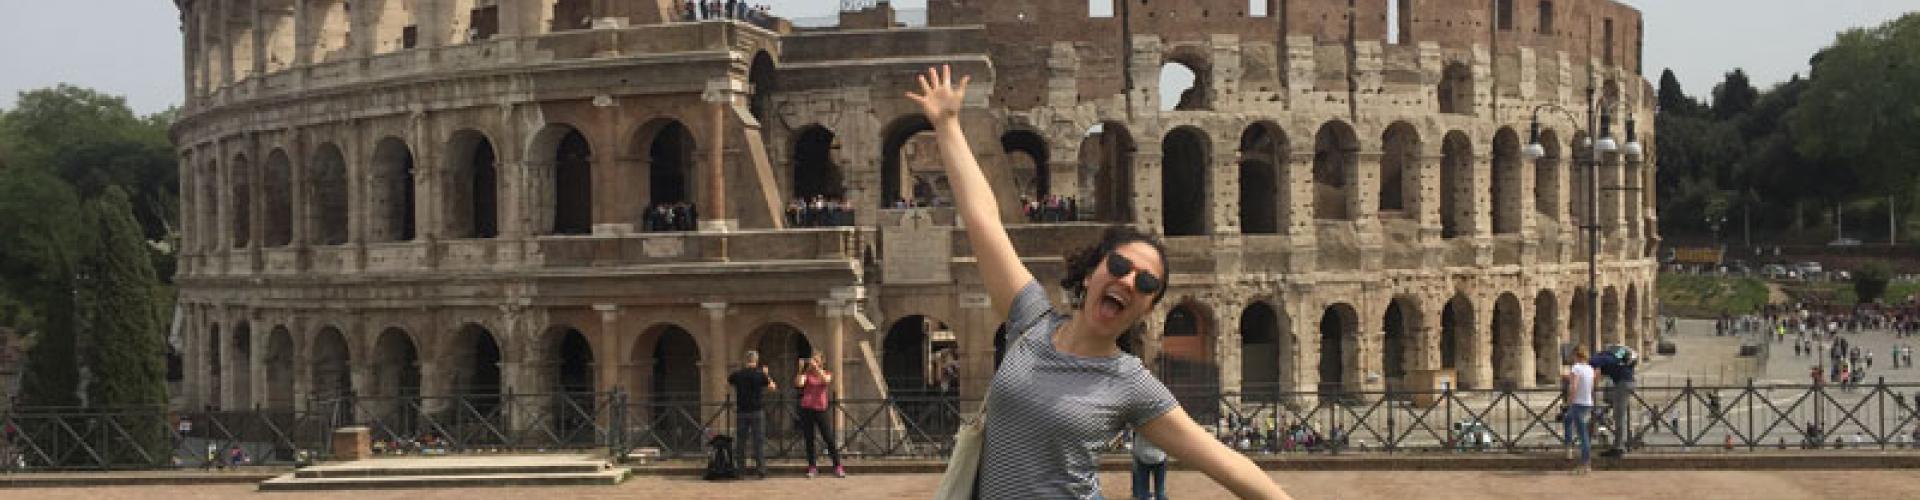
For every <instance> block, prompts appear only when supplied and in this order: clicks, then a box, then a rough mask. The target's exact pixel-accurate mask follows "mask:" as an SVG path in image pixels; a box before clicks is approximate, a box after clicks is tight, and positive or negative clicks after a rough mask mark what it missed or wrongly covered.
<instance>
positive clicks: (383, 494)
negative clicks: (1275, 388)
mask: <svg viewBox="0 0 1920 500" xmlns="http://www.w3.org/2000/svg"><path fill="white" fill-rule="evenodd" d="M1273 477H1274V478H1275V479H1276V480H1278V481H1279V482H1280V483H1281V485H1283V486H1285V487H1286V489H1287V491H1288V492H1289V493H1291V494H1293V495H1294V496H1295V497H1296V498H1301V499H1354V500H1368V499H1382V500H1385V499H1394V500H1398V499H1403V498H1419V499H1423V500H1448V499H1462V500H1464V499H1493V500H1499V499H1539V498H1553V497H1562V496H1567V495H1568V494H1570V493H1571V492H1575V491H1578V492H1582V493H1581V495H1582V496H1591V495H1600V496H1602V497H1605V498H1610V499H1636V498H1644V499H1658V500H1673V499H1675V498H1686V499H1688V500H1708V499H1722V498H1724V499H1740V500H1766V499H1795V500H1799V499H1807V498H1862V499H1865V498H1872V499H1893V498H1920V477H1917V476H1915V475H1914V474H1913V472H1912V471H1901V470H1869V471H1676V472H1607V471H1601V472H1596V473H1594V474H1593V475H1590V476H1570V475H1566V474H1563V473H1541V472H1276V473H1273ZM939 480H940V476H938V475H935V474H872V475H863V476H855V477H852V478H848V479H831V478H827V477H822V478H820V479H811V480H809V479H805V478H799V477H791V478H774V479H768V480H765V481H739V482H731V483H709V482H704V481H699V480H697V479H692V478H659V477H641V478H635V479H633V480H630V481H628V482H627V483H625V484H623V485H620V486H616V487H555V488H500V489H446V490H396V491H353V492H300V493H257V492H255V490H254V487H253V486H252V485H209V486H139V487H102V488H46V489H27V490H0V499H37V500H101V499H116V500H144V499H194V498H209V499H220V500H231V499H234V498H240V497H243V496H255V495H257V496H259V497H263V498H272V499H274V500H282V499H284V500H308V499H323V498H351V499H353V500H389V499H391V500H435V499H458V500H491V499H502V500H526V499H529V498H554V499H560V498H566V499H622V500H630V499H634V498H668V499H721V498H744V499H760V500H770V499H776V498H796V497H800V496H804V497H808V498H835V499H844V500H855V499H869V498H872V499H880V498H887V499H893V498H926V497H927V496H929V495H931V494H932V492H933V488H934V486H935V485H936V483H938V482H939ZM1101 480H1102V481H1103V486H1104V487H1105V488H1106V492H1107V493H1108V495H1109V496H1110V497H1116V498H1125V495H1126V494H1127V492H1128V490H1129V486H1128V484H1129V483H1128V476H1127V474H1126V473H1107V474H1103V475H1102V476H1101ZM1169 483H1170V486H1171V490H1170V491H1169V496H1178V497H1183V498H1231V495H1229V494H1228V493H1227V491H1226V490H1225V489H1224V488H1221V487H1220V486H1219V485H1216V484H1214V483H1213V482H1212V481H1211V480H1209V479H1207V477H1206V476H1204V475H1202V474H1200V473H1197V472H1174V473H1172V474H1170V477H1169ZM1600 492H1605V493H1604V494H1602V493H1600Z"/></svg>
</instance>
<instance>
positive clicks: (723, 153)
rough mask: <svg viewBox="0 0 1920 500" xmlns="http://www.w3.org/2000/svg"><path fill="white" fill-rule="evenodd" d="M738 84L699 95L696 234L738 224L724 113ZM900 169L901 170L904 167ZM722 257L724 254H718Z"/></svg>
mask: <svg viewBox="0 0 1920 500" xmlns="http://www.w3.org/2000/svg"><path fill="white" fill-rule="evenodd" d="M739 85H740V84H739V83H738V82H735V81H734V80H733V79H732V78H716V79H713V80H709V81H707V90H706V92H705V93H704V94H703V95H702V99H703V100H705V101H706V103H707V105H706V111H707V133H706V137H704V138H703V139H705V141H703V142H705V144H704V147H705V148H706V153H707V158H706V160H707V161H706V167H707V168H706V172H705V173H706V181H707V185H706V188H707V189H706V191H707V192H706V197H705V198H706V199H705V200H701V201H702V202H703V204H704V205H706V206H703V207H698V208H697V210H699V212H700V230H701V231H713V232H727V231H732V230H734V229H735V228H736V227H737V226H736V224H737V223H738V222H739V221H737V220H734V219H733V212H731V211H729V210H728V207H727V148H726V145H727V140H726V137H727V128H728V127H727V125H728V122H729V121H730V120H728V119H727V118H728V116H727V114H728V111H730V110H731V108H732V107H733V100H734V95H735V94H736V93H737V92H738V91H739V89H738V88H737V87H738V86H739ZM902 168H905V167H904V166H903V167H902ZM721 255H722V256H723V257H724V256H725V255H726V254H725V253H722V254H721Z"/></svg>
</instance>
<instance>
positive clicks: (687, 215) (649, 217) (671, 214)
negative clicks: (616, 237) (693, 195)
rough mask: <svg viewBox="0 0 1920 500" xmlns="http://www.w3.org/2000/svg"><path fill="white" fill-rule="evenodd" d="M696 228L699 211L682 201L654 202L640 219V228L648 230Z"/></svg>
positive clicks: (698, 222)
mask: <svg viewBox="0 0 1920 500" xmlns="http://www.w3.org/2000/svg"><path fill="white" fill-rule="evenodd" d="M697 229H700V211H699V210H697V209H695V208H694V206H693V204H692V203H687V202H684V201H682V202H675V203H659V204H655V205H654V206H653V207H652V208H648V209H647V214H646V216H645V217H642V218H641V220H640V230H642V231H648V232H654V231H693V230H697Z"/></svg>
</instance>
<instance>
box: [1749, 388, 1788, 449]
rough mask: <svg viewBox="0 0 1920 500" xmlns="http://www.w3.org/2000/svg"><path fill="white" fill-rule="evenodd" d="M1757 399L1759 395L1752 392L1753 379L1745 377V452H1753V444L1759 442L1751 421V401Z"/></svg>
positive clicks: (1758, 436) (1752, 411) (1756, 392)
mask: <svg viewBox="0 0 1920 500" xmlns="http://www.w3.org/2000/svg"><path fill="white" fill-rule="evenodd" d="M1759 397H1760V393H1759V392H1758V391H1755V390H1753V377H1747V451H1754V442H1755V441H1759V440H1760V435H1759V434H1755V432H1757V431H1755V430H1754V420H1753V418H1754V415H1753V413H1754V410H1753V400H1754V399H1757V398H1759ZM1787 428H1789V429H1791V428H1793V426H1791V425H1789V426H1787Z"/></svg>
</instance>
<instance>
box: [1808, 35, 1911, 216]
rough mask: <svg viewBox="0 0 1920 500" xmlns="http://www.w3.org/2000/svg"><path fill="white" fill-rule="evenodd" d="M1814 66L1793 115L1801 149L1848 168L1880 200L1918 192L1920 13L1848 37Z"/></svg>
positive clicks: (1827, 51)
mask: <svg viewBox="0 0 1920 500" xmlns="http://www.w3.org/2000/svg"><path fill="white" fill-rule="evenodd" d="M1814 61H1815V62H1814V67H1813V78H1812V82H1811V83H1810V85H1809V86H1808V87H1807V89H1806V93H1805V95H1804V96H1803V97H1802V98H1801V101H1800V105H1799V106H1796V107H1795V108H1794V110H1793V111H1792V112H1791V113H1790V114H1789V119H1790V122H1791V123H1792V127H1793V130H1794V135H1795V137H1796V139H1797V141H1796V143H1795V146H1796V148H1795V149H1796V150H1797V151H1798V152H1799V153H1800V154H1802V155H1805V156H1807V157H1809V158H1817V159H1820V160H1822V161H1823V162H1824V163H1826V164H1829V165H1844V166H1846V169H1847V170H1849V171H1850V172H1852V173H1853V174H1854V175H1855V176H1856V177H1857V178H1858V179H1859V182H1860V183H1861V185H1862V186H1871V187H1872V190H1873V191H1874V194H1879V195H1901V194H1906V193H1909V192H1911V190H1912V189H1914V188H1915V187H1916V180H1920V172H1917V170H1920V169H1915V168H1913V159H1914V158H1920V138H1916V137H1915V136H1914V135H1913V132H1914V131H1915V130H1920V13H1914V14H1908V15H1906V16H1904V17H1901V18H1899V19H1896V20H1894V21H1892V22H1889V23H1887V24H1884V25H1881V26H1879V27H1877V28H1872V29H1856V30H1851V31H1847V32H1844V33H1841V34H1840V36H1839V38H1838V39H1837V40H1836V41H1835V42H1834V45H1833V46H1832V47H1828V48H1827V49H1826V50H1824V51H1821V53H1820V54H1819V55H1818V56H1816V57H1815V58H1814Z"/></svg>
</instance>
